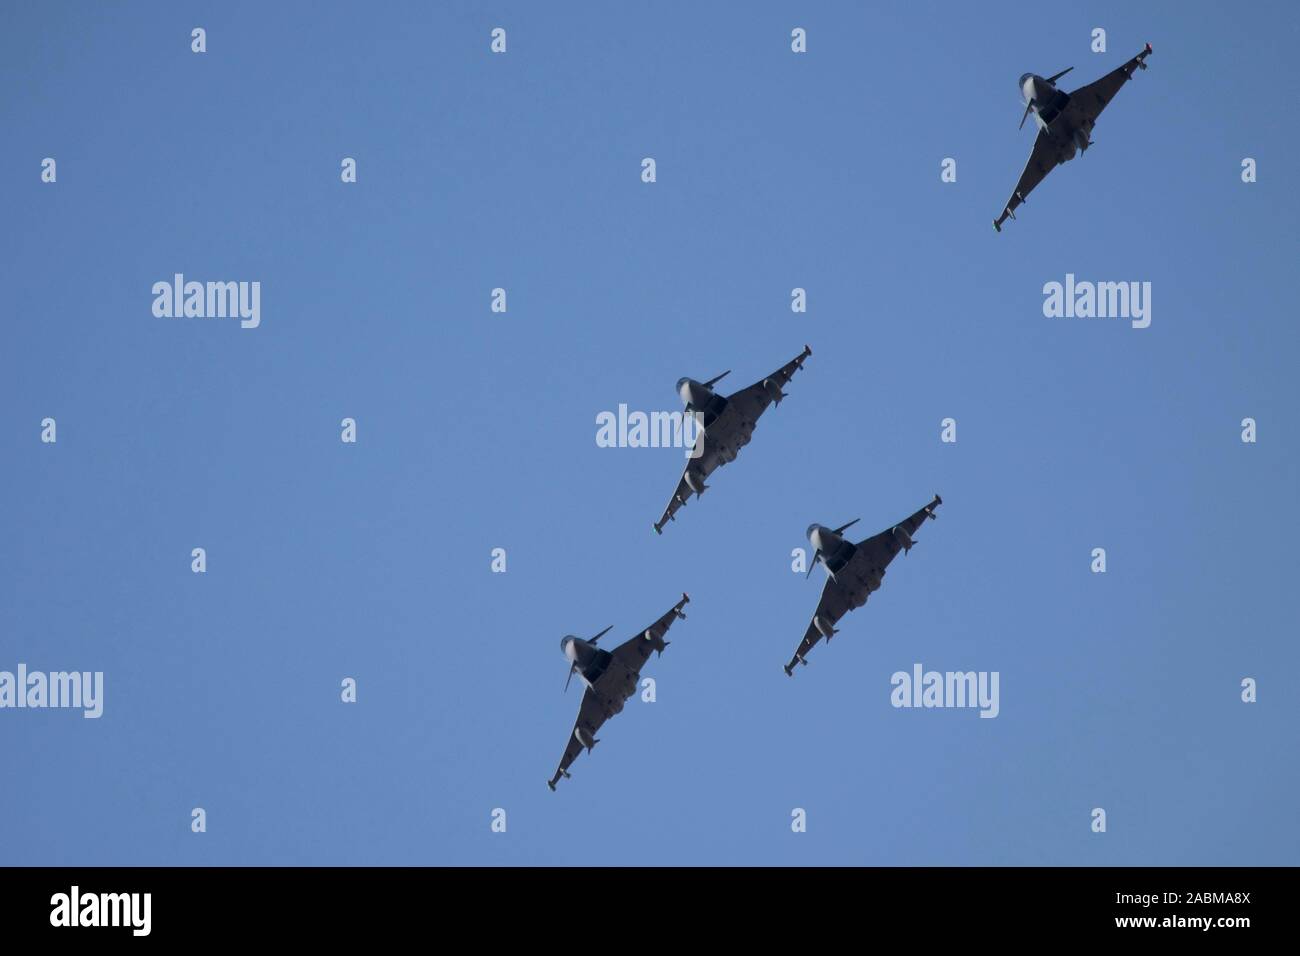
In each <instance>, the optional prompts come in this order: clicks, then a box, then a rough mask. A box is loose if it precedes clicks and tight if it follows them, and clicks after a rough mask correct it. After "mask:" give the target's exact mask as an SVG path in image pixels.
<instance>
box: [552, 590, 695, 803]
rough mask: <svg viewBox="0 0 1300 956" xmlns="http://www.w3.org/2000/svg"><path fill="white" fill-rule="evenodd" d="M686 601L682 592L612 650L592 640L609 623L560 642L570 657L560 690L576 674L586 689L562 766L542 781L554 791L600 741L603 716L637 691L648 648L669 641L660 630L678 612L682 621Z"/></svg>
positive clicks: (611, 713)
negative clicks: (591, 634) (585, 635)
mask: <svg viewBox="0 0 1300 956" xmlns="http://www.w3.org/2000/svg"><path fill="white" fill-rule="evenodd" d="M690 600H691V599H690V597H689V595H687V594H684V593H683V594H682V599H681V600H680V601H678V602H677V603H676V604H674V605H673V607H672V610H670V611H668V612H667V613H666V614H664V616H663V617H661V618H659V620H657V621H655V622H654V623H653V624H651V625H650V626H649V627H648V628H646V629H645V630H644V631H642V632H641V633H640V634H638V635H636V636H635V637H630V638H628V639H627V640H626V641H624V642H623V643H622V644H620V645H619V646H618V647H616V648H614V649H613V650H612V651H606V650H602V649H601V648H599V647H597V646H596V642H597V641H599V640H600V639H601V638H602V637H604V636H605V635H606V634H607V633H608V632H609V630H610V628H609V627H607V628H605V630H603V631H601V632H600V633H599V634H597V635H596V636H595V637H593V638H592V639H591V640H589V641H584V640H583V639H582V638H580V637H573V636H572V635H570V636H568V637H565V638H564V639H563V640H561V641H560V651H561V652H562V653H563V654H564V657H565V659H566V660H568V662H569V680H568V681H565V683H564V689H565V690H566V691H567V690H568V689H569V682H570V681H572V680H573V675H574V674H577V675H578V677H579V678H580V679H581V680H582V682H583V683H584V684H586V685H587V690H586V692H585V693H584V694H583V695H582V704H581V706H579V708H578V719H577V721H576V722H575V723H574V725H573V733H571V734H569V743H568V746H566V747H565V748H564V756H563V757H561V758H560V766H559V767H558V768H556V771H555V776H554V777H552V778H551V779H550V780H548V781H547V783H546V785H547V786H548V787H550V788H551V789H552V790H554V789H555V784H556V783H557V782H558V781H559V779H560V778H561V777H567V776H569V765H570V764H572V763H573V761H575V760H577V759H578V755H579V754H581V753H582V752H583V751H584V750H591V748H592V747H594V746H596V744H598V743H600V741H599V740H597V739H596V732H597V731H598V730H600V728H601V725H603V724H604V723H605V721H607V720H609V718H611V717H613V716H614V715H615V714H619V713H621V712H622V710H623V704H624V702H625V701H626V700H627V699H628V698H629V697H631V696H632V695H633V694H635V693H636V686H637V680H638V679H639V678H640V676H641V668H642V667H643V666H645V662H646V661H647V660H649V659H650V652H651V651H658V652H659V653H660V654H662V653H663V652H664V648H665V647H667V646H668V645H669V644H670V643H671V642H670V641H665V640H664V634H665V633H667V631H668V628H670V627H671V626H672V623H673V621H675V620H677V619H678V618H679V617H680V618H681V619H682V620H683V621H684V620H686V615H685V614H683V613H682V608H684V607H685V606H686V605H687V604H689V603H690ZM610 627H613V625H610Z"/></svg>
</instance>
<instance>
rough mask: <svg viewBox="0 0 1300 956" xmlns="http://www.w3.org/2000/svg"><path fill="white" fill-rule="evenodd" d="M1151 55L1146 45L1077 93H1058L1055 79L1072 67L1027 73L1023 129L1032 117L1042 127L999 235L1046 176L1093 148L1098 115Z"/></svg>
mask: <svg viewBox="0 0 1300 956" xmlns="http://www.w3.org/2000/svg"><path fill="white" fill-rule="evenodd" d="M1150 55H1151V44H1150V43H1148V44H1147V45H1146V48H1145V49H1143V51H1142V52H1141V53H1139V54H1138V55H1137V56H1135V57H1133V59H1131V60H1129V61H1128V62H1127V63H1125V64H1124V65H1123V66H1120V67H1116V68H1115V69H1114V70H1111V71H1110V72H1109V73H1107V74H1106V75H1105V76H1103V77H1102V78H1101V79H1099V80H1097V81H1096V82H1095V83H1089V84H1088V85H1087V86H1081V87H1079V89H1077V90H1075V91H1074V92H1073V93H1066V92H1064V91H1062V90H1060V89H1057V87H1056V81H1057V80H1059V79H1060V78H1061V77H1063V76H1065V74H1066V73H1069V72H1070V70H1072V69H1074V67H1069V68H1068V69H1065V70H1062V71H1061V72H1060V73H1057V74H1056V75H1054V76H1049V77H1046V78H1044V77H1041V76H1038V75H1037V74H1034V73H1026V74H1025V75H1024V76H1022V77H1021V78H1020V95H1021V97H1022V98H1023V99H1024V102H1025V113H1024V116H1022V117H1021V118H1020V125H1021V126H1022V127H1023V126H1024V125H1025V119H1026V118H1027V117H1029V116H1031V115H1032V116H1033V117H1034V123H1035V124H1036V125H1037V126H1038V138H1037V139H1035V140H1034V148H1033V151H1032V152H1031V153H1030V154H1029V162H1028V163H1026V164H1025V170H1024V172H1022V173H1021V174H1020V181H1019V182H1017V183H1016V188H1015V189H1014V190H1013V191H1012V193H1011V198H1010V199H1008V200H1007V204H1006V206H1005V207H1004V208H1003V210H1002V215H1000V216H999V217H998V218H997V219H994V220H993V228H994V229H996V230H997V231H998V232H1001V231H1002V224H1003V223H1004V222H1006V221H1007V219H1008V218H1010V219H1015V218H1016V216H1015V211H1016V209H1017V208H1019V206H1020V205H1021V204H1022V203H1023V202H1024V201H1025V197H1027V196H1028V195H1029V194H1030V193H1031V192H1033V190H1034V187H1035V186H1037V185H1038V184H1039V183H1041V182H1042V181H1043V180H1044V179H1045V178H1046V177H1047V174H1048V173H1050V172H1051V171H1052V170H1053V169H1055V168H1056V167H1057V166H1059V165H1060V164H1061V163H1066V162H1069V161H1070V160H1072V159H1074V157H1075V156H1076V155H1082V154H1083V153H1084V152H1086V151H1087V149H1088V147H1089V146H1091V145H1092V128H1093V126H1094V125H1095V124H1096V122H1097V117H1099V116H1100V115H1101V111H1102V110H1104V109H1105V108H1106V107H1107V106H1108V105H1109V104H1110V101H1111V100H1112V99H1114V98H1115V94H1116V93H1118V92H1119V91H1120V87H1122V86H1123V85H1124V84H1125V83H1127V82H1128V81H1129V80H1130V79H1132V78H1133V73H1134V71H1136V70H1139V69H1142V70H1145V69H1146V68H1147V65H1146V62H1145V61H1146V58H1147V57H1148V56H1150Z"/></svg>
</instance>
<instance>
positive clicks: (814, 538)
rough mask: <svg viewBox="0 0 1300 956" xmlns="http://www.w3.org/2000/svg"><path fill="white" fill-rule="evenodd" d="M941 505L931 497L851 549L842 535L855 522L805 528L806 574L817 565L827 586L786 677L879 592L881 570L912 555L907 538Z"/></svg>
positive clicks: (789, 665) (937, 499) (939, 501)
mask: <svg viewBox="0 0 1300 956" xmlns="http://www.w3.org/2000/svg"><path fill="white" fill-rule="evenodd" d="M941 504H943V499H942V498H940V497H939V496H938V495H935V496H934V500H933V501H931V502H930V503H929V504H928V505H926V506H925V507H924V508H922V509H921V510H920V511H917V512H916V513H915V514H912V515H909V516H908V517H906V518H904V519H903V520H902V521H900V522H899V523H898V524H896V525H894V526H893V527H892V528H887V529H885V530H884V531H882V532H880V533H879V534H877V535H873V536H872V537H870V538H867V539H866V540H864V541H859V542H857V543H856V544H854V543H852V542H850V541H849V540H848V539H846V538H845V537H844V532H845V530H846V529H848V528H851V527H852V526H853V525H855V524H857V522H858V519H857V518H854V519H853V520H852V521H850V522H849V523H848V524H846V525H841V526H840V527H838V528H827V527H825V526H824V525H820V524H814V525H812V526H811V527H809V528H808V541H809V542H810V543H811V544H812V546H813V548H814V549H815V550H814V553H813V563H812V565H811V566H809V568H808V573H809V574H812V569H813V568H814V567H816V566H817V565H818V564H821V565H822V566H823V567H824V568H825V569H826V583H825V585H823V587H822V596H821V599H820V600H819V601H818V602H817V610H816V611H814V612H813V616H812V620H811V621H810V622H809V623H808V630H807V631H805V632H804V636H803V640H802V641H801V642H800V643H799V649H798V650H796V651H795V652H794V657H792V658H791V659H790V663H789V664H786V665H785V672H786V673H787V674H789V675H791V676H793V675H794V667H795V665H796V664H804V665H807V663H808V661H807V659H806V658H807V656H808V652H809V651H811V650H812V649H813V647H814V646H815V645H816V643H817V642H818V641H820V640H821V639H822V638H825V639H826V642H827V643H830V639H831V637H832V636H833V635H835V634H837V633H838V631H837V630H836V628H835V625H836V623H837V622H838V621H839V619H840V618H842V617H843V616H844V615H845V614H848V613H849V611H852V610H853V609H854V608H859V607H862V605H864V604H866V603H867V598H869V597H870V596H871V593H872V592H873V591H875V590H877V589H878V588H879V587H880V585H881V582H882V581H883V579H884V577H885V568H887V567H889V564H890V562H892V561H893V560H894V558H896V557H898V555H899V552H903V553H906V552H908V551H911V550H912V546H913V545H914V544H915V543H916V542H915V541H914V540H913V537H912V536H913V535H914V534H916V531H917V529H918V528H920V527H921V525H923V524H924V523H925V519H926V518H931V519H933V518H934V517H935V514H934V509H935V508H937V507H938V506H939V505H941Z"/></svg>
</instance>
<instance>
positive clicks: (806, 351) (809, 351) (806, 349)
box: [803, 342, 812, 358]
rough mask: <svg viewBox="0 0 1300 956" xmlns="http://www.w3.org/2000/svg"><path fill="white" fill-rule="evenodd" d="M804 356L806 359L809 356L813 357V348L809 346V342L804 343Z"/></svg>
mask: <svg viewBox="0 0 1300 956" xmlns="http://www.w3.org/2000/svg"><path fill="white" fill-rule="evenodd" d="M803 354H804V357H805V358H806V357H807V356H809V355H812V346H811V345H809V344H808V343H807V342H805V343H804V346H803Z"/></svg>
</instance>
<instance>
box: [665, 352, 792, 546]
mask: <svg viewBox="0 0 1300 956" xmlns="http://www.w3.org/2000/svg"><path fill="white" fill-rule="evenodd" d="M810 355H812V349H810V348H809V347H808V346H806V345H805V346H804V347H803V351H802V352H801V353H800V354H799V355H798V356H796V357H795V358H794V359H792V360H791V361H789V362H787V363H786V364H785V365H783V366H781V367H780V368H779V369H777V370H776V371H775V372H773V373H772V374H771V375H769V376H768V377H767V378H765V379H763V380H762V381H761V382H755V383H754V384H753V385H751V386H749V388H743V389H741V390H740V391H739V392H736V393H735V394H734V395H728V396H727V397H726V398H723V397H722V396H721V395H719V394H717V393H716V392H714V391H713V386H714V385H716V384H717V383H718V382H719V381H721V380H722V379H723V378H724V377H725V376H727V375H730V374H731V370H730V369H727V371H725V372H723V373H722V374H721V375H719V376H717V377H716V378H711V379H709V380H708V381H707V382H697V381H695V379H693V378H683V379H678V381H677V394H678V395H680V396H681V398H682V403H683V404H684V405H685V406H686V413H687V414H688V415H696V416H697V420H698V421H699V423H700V425H701V431H700V432H699V434H697V435H696V437H695V447H694V448H693V449H692V450H691V460H690V461H689V462H687V464H686V471H685V472H683V473H682V477H681V480H680V481H678V482H677V490H676V491H674V492H673V497H672V500H671V501H669V502H668V507H667V508H666V509H665V510H664V513H663V517H662V518H660V519H659V520H658V521H656V522H655V526H654V527H655V533H656V534H663V533H664V525H666V524H667V523H668V522H669V521H676V520H677V519H676V518H674V517H673V516H674V515H675V514H677V509H678V508H680V507H682V505H684V504H686V499H688V498H690V496H691V495H692V494H696V495H703V494H704V491H705V489H706V488H708V485H706V484H705V483H704V479H706V478H708V477H709V475H711V474H713V472H714V471H715V470H717V469H718V468H720V467H722V466H723V465H725V464H727V463H729V462H733V461H735V460H736V456H737V455H738V454H740V449H742V448H744V447H745V446H746V445H748V444H749V439H750V438H751V437H752V436H753V434H754V426H755V425H757V424H758V416H760V415H762V414H763V412H765V411H767V407H768V405H780V404H781V399H783V398H785V392H783V391H781V387H782V386H783V385H787V384H789V382H790V379H792V378H794V373H795V372H797V371H799V369H801V368H803V363H804V359H806V358H807V357H808V356H810Z"/></svg>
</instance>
